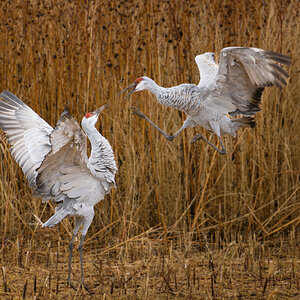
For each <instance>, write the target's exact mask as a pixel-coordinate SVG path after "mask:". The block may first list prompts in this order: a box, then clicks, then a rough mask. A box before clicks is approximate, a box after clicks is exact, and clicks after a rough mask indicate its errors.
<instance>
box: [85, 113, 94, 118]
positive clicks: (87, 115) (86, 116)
mask: <svg viewBox="0 0 300 300" xmlns="http://www.w3.org/2000/svg"><path fill="white" fill-rule="evenodd" d="M93 115H94V114H93V113H91V112H89V113H87V114H86V115H85V116H84V117H85V118H87V119H88V118H89V117H91V116H93Z"/></svg>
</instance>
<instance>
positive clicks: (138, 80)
mask: <svg viewBox="0 0 300 300" xmlns="http://www.w3.org/2000/svg"><path fill="white" fill-rule="evenodd" d="M142 80H143V78H142V77H139V78H137V79H136V80H135V81H134V82H135V83H140V82H141V81H142Z"/></svg>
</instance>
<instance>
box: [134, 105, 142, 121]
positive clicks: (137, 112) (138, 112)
mask: <svg viewBox="0 0 300 300" xmlns="http://www.w3.org/2000/svg"><path fill="white" fill-rule="evenodd" d="M131 109H132V114H133V115H137V116H139V117H141V118H144V119H145V115H144V114H143V113H142V112H141V111H140V110H139V109H138V108H137V107H135V106H131Z"/></svg>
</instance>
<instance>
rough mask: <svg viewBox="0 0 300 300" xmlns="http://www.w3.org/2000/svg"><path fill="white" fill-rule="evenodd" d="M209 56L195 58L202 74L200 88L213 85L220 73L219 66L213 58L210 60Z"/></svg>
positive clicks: (202, 55) (203, 55)
mask: <svg viewBox="0 0 300 300" xmlns="http://www.w3.org/2000/svg"><path fill="white" fill-rule="evenodd" d="M209 54H210V53H207V54H206V53H204V54H200V55H197V56H196V57H195V61H196V64H197V66H198V69H199V72H200V81H199V83H198V87H200V88H201V87H204V86H207V85H209V84H210V83H212V82H213V80H214V79H215V77H216V75H217V73H218V65H217V64H216V63H215V61H214V60H213V59H212V58H211V59H209V56H208V55H209Z"/></svg>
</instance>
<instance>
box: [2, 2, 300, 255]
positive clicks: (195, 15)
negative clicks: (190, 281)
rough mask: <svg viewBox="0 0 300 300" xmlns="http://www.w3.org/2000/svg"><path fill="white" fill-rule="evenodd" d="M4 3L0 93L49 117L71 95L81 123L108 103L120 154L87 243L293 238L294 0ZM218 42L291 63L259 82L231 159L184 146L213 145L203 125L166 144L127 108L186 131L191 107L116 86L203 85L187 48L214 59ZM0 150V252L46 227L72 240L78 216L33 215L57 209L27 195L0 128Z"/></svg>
mask: <svg viewBox="0 0 300 300" xmlns="http://www.w3.org/2000/svg"><path fill="white" fill-rule="evenodd" d="M0 7H1V12H2V13H1V14H0V29H1V30H0V90H3V89H7V90H9V91H11V92H13V93H15V94H16V95H17V96H18V97H20V98H21V99H23V100H24V101H25V102H26V103H27V104H28V105H29V106H30V107H31V108H33V109H34V110H35V111H36V112H37V113H38V114H39V115H40V116H41V117H43V118H44V119H45V120H47V122H48V123H49V124H51V125H52V126H54V125H55V123H56V121H57V120H58V118H59V115H60V113H61V112H62V111H63V109H64V106H65V105H66V104H68V106H69V108H70V110H71V112H72V114H73V115H74V116H75V117H76V119H77V120H78V121H80V120H81V118H82V116H83V115H84V113H85V112H87V111H90V110H93V109H95V108H98V107H100V106H101V105H103V104H104V103H108V104H109V109H108V110H106V112H104V113H103V114H102V116H101V120H100V129H101V132H102V133H103V135H104V136H105V137H106V138H107V139H108V140H109V141H110V143H111V144H112V146H113V149H114V151H115V156H116V160H117V164H118V167H119V171H118V174H117V177H116V181H117V187H118V188H117V190H114V191H112V193H111V194H110V195H109V196H107V198H106V200H105V201H104V202H103V203H101V204H100V205H98V206H97V207H96V208H95V209H96V214H95V218H94V221H93V223H92V226H91V228H90V230H89V239H87V241H86V243H85V249H94V248H99V244H100V245H102V247H105V245H122V243H126V241H129V240H131V239H132V240H134V238H135V237H136V236H147V237H151V233H153V236H155V237H156V238H161V239H162V240H163V241H165V242H166V244H165V245H166V247H167V245H168V243H169V242H170V239H174V240H175V241H180V242H179V244H180V245H183V246H182V247H183V248H185V249H186V251H188V249H189V247H190V246H191V245H194V243H197V244H199V245H202V243H204V241H205V242H208V243H213V244H216V245H219V246H221V245H225V244H228V243H230V242H233V241H234V242H237V241H239V242H247V241H249V240H252V239H253V236H254V237H255V238H256V239H259V240H261V241H271V242H272V243H274V245H276V243H277V241H278V240H277V239H280V240H284V239H286V238H287V237H289V238H290V239H291V238H292V239H293V238H294V239H295V243H297V242H298V243H299V222H300V218H299V210H300V205H299V195H300V194H299V189H300V182H299V172H300V157H299V151H300V144H299V132H300V125H299V124H300V123H299V118H300V116H299V96H300V95H299V90H300V86H299V69H300V62H299V54H300V53H299V48H300V47H299V32H300V22H299V7H298V1H296V0H290V1H280V0H277V1H265V2H261V1H255V0H250V1H240V2H236V1H232V0H226V1H216V0H213V1H208V0H203V1H193V0H190V1H176V0H170V1H154V0H150V1H125V0H124V1H111V0H110V1H108V0H107V1H86V3H83V1H50V0H48V1H47V0H45V1H39V0H27V1H18V0H15V1H3V2H2V3H1V4H0ZM226 46H254V47H261V48H264V49H270V50H273V51H278V52H281V53H283V54H286V55H290V56H292V58H293V64H292V66H291V67H290V68H289V70H288V71H289V74H290V80H289V83H288V85H287V87H284V88H283V89H282V90H279V89H277V88H268V89H266V91H265V93H264V95H263V101H262V111H261V112H259V113H258V114H257V116H256V120H257V127H256V128H255V129H250V130H248V129H245V130H240V131H239V132H238V136H237V138H236V139H234V138H232V137H229V136H228V137H225V138H224V139H223V140H224V144H225V147H226V149H227V154H226V155H225V156H220V155H218V154H216V152H215V151H213V150H212V149H211V148H209V147H208V146H207V145H206V144H204V143H201V142H198V143H197V144H195V145H192V144H191V143H190V140H191V138H192V137H193V135H194V134H195V133H196V132H201V133H202V134H204V136H206V137H207V138H208V139H209V140H211V141H212V142H214V143H216V142H217V140H216V138H215V136H213V135H212V134H210V133H208V132H206V131H205V130H203V129H201V128H194V129H187V130H186V131H185V132H184V133H183V134H181V135H180V136H179V137H178V138H176V139H175V140H174V141H173V142H169V141H167V140H165V139H164V138H163V137H162V136H160V135H159V134H158V133H157V132H156V131H155V130H153V128H151V127H149V126H148V124H146V123H145V122H144V121H143V120H141V119H140V118H137V117H135V116H132V114H131V112H130V106H131V105H135V106H137V107H139V108H141V110H142V111H143V112H144V113H145V114H146V115H147V116H149V117H150V119H152V120H153V121H154V122H155V123H156V124H159V126H160V127H161V128H163V129H164V130H166V131H167V132H175V131H176V130H177V129H178V128H179V127H180V126H181V124H182V122H183V121H184V119H185V116H184V115H183V114H181V113H179V112H178V111H176V110H172V109H169V108H165V107H162V106H161V105H160V104H158V103H157V101H156V99H155V97H154V96H152V95H151V94H150V93H148V92H143V93H138V94H135V95H134V96H132V97H131V99H130V100H127V101H126V102H124V103H121V101H120V100H121V98H120V91H121V90H122V89H123V88H125V87H126V86H128V85H129V84H130V83H131V82H132V81H133V80H134V79H135V78H136V77H138V76H141V75H147V76H149V77H151V78H153V79H154V80H155V81H156V82H157V83H158V84H160V85H162V86H173V85H177V84H180V83H184V82H191V83H197V82H198V80H199V73H198V70H197V67H196V64H195V62H194V57H195V56H196V55H197V54H200V53H203V52H206V51H214V52H215V53H216V55H217V56H218V55H219V53H220V50H221V49H222V48H223V47H226ZM0 147H1V158H2V159H1V168H0V172H1V176H0V178H1V181H0V193H1V196H0V220H1V222H0V230H1V237H2V238H1V240H2V250H3V249H4V250H5V246H7V247H8V246H9V245H10V243H9V242H8V241H11V240H13V241H16V240H19V239H21V240H22V241H23V242H24V241H26V240H27V239H30V241H33V240H34V241H35V242H36V243H38V242H41V243H44V241H45V236H48V235H49V234H50V238H51V232H59V235H60V237H61V239H62V240H63V241H64V242H65V243H67V242H68V241H69V237H70V236H71V234H72V220H66V221H64V222H63V223H62V224H61V225H59V226H58V227H57V228H56V229H53V230H52V231H49V230H41V228H40V226H39V225H38V224H37V221H36V220H35V218H34V217H33V214H35V215H37V216H38V217H39V218H40V219H41V220H43V221H45V220H46V219H47V218H48V217H49V216H50V215H51V214H52V213H53V207H52V205H51V204H49V205H46V206H45V205H43V204H41V201H40V199H37V198H33V197H32V196H31V191H30V189H29V188H28V185H27V183H26V180H25V177H24V176H23V174H22V172H21V170H20V169H19V168H18V166H17V165H16V163H15V162H14V161H13V160H12V158H11V156H10V154H9V150H8V145H7V144H6V142H5V138H4V135H3V134H1V144H0ZM149 234H150V235H149ZM182 241H186V242H182ZM296 241H297V242H296ZM14 245H15V244H14ZM112 247H114V246H112ZM202 249H204V248H202ZM4 250H3V251H4ZM16 253H17V252H16ZM16 255H17V254H16Z"/></svg>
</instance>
